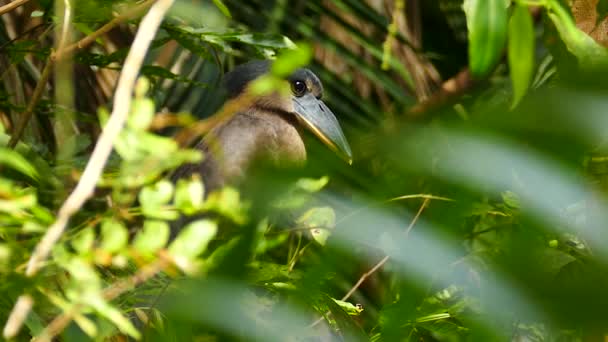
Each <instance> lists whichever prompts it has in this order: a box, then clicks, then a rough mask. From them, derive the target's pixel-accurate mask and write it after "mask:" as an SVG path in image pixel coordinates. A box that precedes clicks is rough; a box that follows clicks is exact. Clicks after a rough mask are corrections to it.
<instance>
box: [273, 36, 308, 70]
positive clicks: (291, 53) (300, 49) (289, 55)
mask: <svg viewBox="0 0 608 342" xmlns="http://www.w3.org/2000/svg"><path fill="white" fill-rule="evenodd" d="M311 58H312V47H311V46H310V45H308V44H304V43H301V44H298V46H297V47H296V48H295V49H289V50H284V51H283V52H281V53H280V54H279V56H278V58H277V59H276V60H275V61H274V62H273V63H272V73H273V74H274V75H275V76H278V77H286V76H289V75H290V74H291V73H292V72H294V71H295V70H296V69H297V68H301V67H303V66H305V65H307V64H308V63H310V59H311Z"/></svg>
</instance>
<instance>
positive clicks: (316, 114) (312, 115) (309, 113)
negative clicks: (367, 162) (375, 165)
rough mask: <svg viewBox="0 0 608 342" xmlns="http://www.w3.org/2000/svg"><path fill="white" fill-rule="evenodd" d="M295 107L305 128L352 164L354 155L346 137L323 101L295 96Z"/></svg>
mask: <svg viewBox="0 0 608 342" xmlns="http://www.w3.org/2000/svg"><path fill="white" fill-rule="evenodd" d="M293 106H294V110H295V112H296V116H297V117H298V119H299V120H300V122H302V123H303V124H304V126H306V127H307V128H308V129H309V130H311V131H312V132H313V133H314V135H316V136H317V138H319V139H321V141H322V142H323V143H324V144H326V145H327V146H329V147H330V148H331V149H332V150H334V152H336V153H337V154H338V155H339V156H340V157H342V158H343V159H345V160H346V161H347V162H348V163H349V164H352V162H353V154H352V152H351V150H350V146H349V145H348V142H347V141H346V138H345V137H344V133H343V132H342V128H340V124H339V123H338V120H337V119H336V117H335V116H334V113H332V112H331V110H329V108H327V106H326V105H325V103H323V101H321V100H319V99H317V98H316V97H314V95H312V94H306V95H304V96H302V97H295V96H294V97H293Z"/></svg>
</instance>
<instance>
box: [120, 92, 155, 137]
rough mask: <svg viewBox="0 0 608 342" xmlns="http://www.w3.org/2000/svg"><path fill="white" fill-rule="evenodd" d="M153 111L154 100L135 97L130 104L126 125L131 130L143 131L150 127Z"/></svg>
mask: <svg viewBox="0 0 608 342" xmlns="http://www.w3.org/2000/svg"><path fill="white" fill-rule="evenodd" d="M155 113H156V106H155V105H154V101H152V100H151V99H148V98H136V99H134V100H133V104H132V105H131V114H130V115H129V119H128V121H127V125H128V126H129V128H131V129H133V130H136V131H145V130H147V129H148V127H150V124H151V123H152V119H154V114H155Z"/></svg>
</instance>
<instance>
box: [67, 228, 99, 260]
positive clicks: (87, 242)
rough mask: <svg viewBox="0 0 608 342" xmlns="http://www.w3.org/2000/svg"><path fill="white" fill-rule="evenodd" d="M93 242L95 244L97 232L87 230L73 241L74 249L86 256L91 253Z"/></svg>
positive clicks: (81, 232)
mask: <svg viewBox="0 0 608 342" xmlns="http://www.w3.org/2000/svg"><path fill="white" fill-rule="evenodd" d="M93 242H95V232H94V231H93V229H91V228H85V229H83V230H82V231H80V232H79V233H78V234H77V235H76V236H75V237H74V238H73V239H72V247H74V249H75V250H76V251H77V252H78V253H80V254H85V253H88V252H90V251H91V249H92V248H93Z"/></svg>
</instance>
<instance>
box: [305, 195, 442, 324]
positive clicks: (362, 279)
mask: <svg viewBox="0 0 608 342" xmlns="http://www.w3.org/2000/svg"><path fill="white" fill-rule="evenodd" d="M430 201H431V199H430V198H425V199H424V202H422V205H420V208H419V209H418V212H417V213H416V215H415V216H414V218H413V219H412V222H410V225H409V226H408V227H407V229H406V230H405V233H404V234H405V236H406V237H407V236H408V235H409V233H410V231H411V230H412V228H414V225H415V224H416V222H417V221H418V218H419V217H420V215H421V214H422V212H423V211H424V209H425V208H426V207H427V206H428V204H429V202H430ZM390 258H391V257H390V255H386V256H384V258H382V260H380V261H378V262H377V263H376V264H375V265H374V266H373V267H372V268H370V269H369V270H368V271H366V272H365V273H363V274H362V275H361V277H359V280H357V282H356V283H355V285H353V287H351V288H350V290H348V292H347V293H346V294H345V295H344V297H342V299H341V300H343V301H344V300H347V299H348V298H350V296H352V295H353V293H355V291H357V290H358V289H359V287H360V286H361V284H363V282H365V280H367V278H369V277H370V276H371V275H372V274H374V273H375V272H376V271H378V270H379V269H380V268H382V266H384V264H386V262H387V261H388V260H389V259H390ZM327 314H329V313H327ZM327 314H326V316H327ZM324 319H325V318H324V317H320V318H319V319H317V320H316V321H314V322H313V323H312V324H311V325H310V326H309V327H310V328H312V327H314V326H316V325H317V324H319V323H321V322H322V321H323V320H324Z"/></svg>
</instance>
